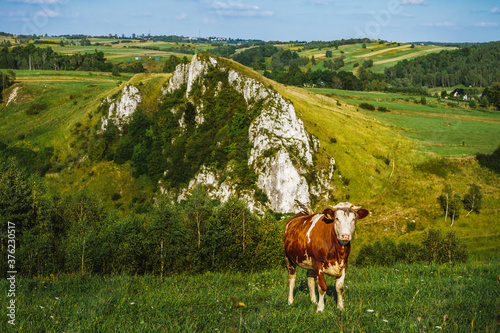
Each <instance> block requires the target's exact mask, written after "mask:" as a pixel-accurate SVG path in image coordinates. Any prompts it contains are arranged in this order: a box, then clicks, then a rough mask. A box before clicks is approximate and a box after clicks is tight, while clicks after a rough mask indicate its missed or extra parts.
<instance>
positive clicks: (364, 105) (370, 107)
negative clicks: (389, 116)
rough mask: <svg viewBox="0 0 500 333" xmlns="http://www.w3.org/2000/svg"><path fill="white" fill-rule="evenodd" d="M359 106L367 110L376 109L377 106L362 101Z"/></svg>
mask: <svg viewBox="0 0 500 333" xmlns="http://www.w3.org/2000/svg"><path fill="white" fill-rule="evenodd" d="M359 107H360V108H362V109H365V110H370V111H375V106H373V105H371V104H368V103H361V104H359Z"/></svg>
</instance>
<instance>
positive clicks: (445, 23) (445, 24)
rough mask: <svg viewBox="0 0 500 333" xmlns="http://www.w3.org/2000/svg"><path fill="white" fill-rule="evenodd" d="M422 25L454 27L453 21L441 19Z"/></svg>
mask: <svg viewBox="0 0 500 333" xmlns="http://www.w3.org/2000/svg"><path fill="white" fill-rule="evenodd" d="M421 25H422V26H424V27H455V26H456V24H455V23H454V22H449V21H443V22H435V23H422V24H421Z"/></svg>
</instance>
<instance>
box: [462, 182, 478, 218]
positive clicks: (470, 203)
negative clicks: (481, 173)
mask: <svg viewBox="0 0 500 333" xmlns="http://www.w3.org/2000/svg"><path fill="white" fill-rule="evenodd" d="M463 204H464V208H465V209H466V210H468V211H469V212H468V213H467V215H465V217H467V216H469V214H470V213H472V212H476V213H479V210H480V209H481V207H482V205H483V194H482V193H481V187H479V186H478V185H476V184H472V185H471V186H470V187H469V191H468V192H467V194H466V195H464V201H463Z"/></svg>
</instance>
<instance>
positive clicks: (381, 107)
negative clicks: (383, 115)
mask: <svg viewBox="0 0 500 333" xmlns="http://www.w3.org/2000/svg"><path fill="white" fill-rule="evenodd" d="M377 110H378V111H380V112H389V109H388V108H386V107H385V106H379V107H378V108H377Z"/></svg>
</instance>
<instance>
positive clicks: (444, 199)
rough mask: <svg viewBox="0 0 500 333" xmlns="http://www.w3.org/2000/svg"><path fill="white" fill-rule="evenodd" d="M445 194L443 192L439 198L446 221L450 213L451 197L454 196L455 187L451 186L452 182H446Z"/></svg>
mask: <svg viewBox="0 0 500 333" xmlns="http://www.w3.org/2000/svg"><path fill="white" fill-rule="evenodd" d="M442 193H443V194H441V195H440V196H439V198H438V201H439V204H440V205H441V208H442V209H443V211H444V221H445V222H446V219H447V218H448V214H449V208H450V197H451V196H452V193H453V189H452V188H451V185H450V184H446V185H445V186H444V189H443V191H442Z"/></svg>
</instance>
